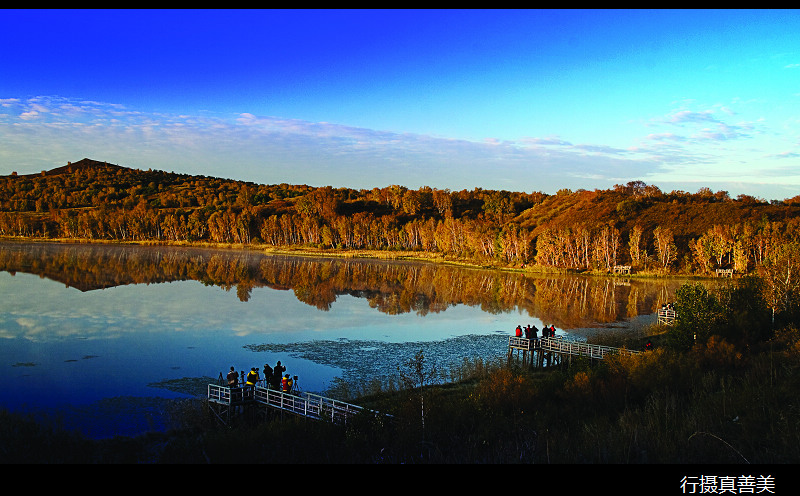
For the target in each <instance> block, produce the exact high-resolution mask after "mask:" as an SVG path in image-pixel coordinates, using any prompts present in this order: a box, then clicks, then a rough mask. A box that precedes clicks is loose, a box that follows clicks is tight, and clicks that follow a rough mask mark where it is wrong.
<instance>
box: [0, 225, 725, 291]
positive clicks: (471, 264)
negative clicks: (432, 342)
mask: <svg viewBox="0 0 800 496" xmlns="http://www.w3.org/2000/svg"><path fill="white" fill-rule="evenodd" d="M3 241H11V242H30V243H60V244H89V245H119V246H126V245H129V246H171V247H188V248H208V249H215V250H231V251H237V250H238V251H252V252H257V253H261V254H264V255H288V256H297V257H309V258H313V257H318V258H341V259H346V258H353V259H357V258H363V259H371V260H384V261H398V262H426V263H431V264H438V265H447V266H453V267H462V268H467V269H478V270H497V271H501V272H515V273H519V274H523V275H532V276H535V275H571V276H588V277H611V278H614V279H631V278H636V279H661V278H665V279H672V278H681V279H698V280H707V279H717V278H716V277H714V276H713V275H699V274H673V273H668V274H661V273H655V272H639V273H631V274H616V273H614V272H605V271H598V270H577V269H566V268H555V267H538V266H536V265H526V266H524V267H510V266H506V265H499V264H492V263H485V264H482V263H479V262H477V261H470V260H464V259H460V260H459V259H450V260H448V259H447V257H443V256H441V255H438V254H435V253H430V252H418V251H395V250H349V249H348V250H345V249H339V248H313V247H308V246H303V247H274V246H271V245H267V244H258V245H254V244H249V245H245V244H242V243H213V242H207V241H166V240H162V241H152V240H145V241H136V240H128V241H120V240H108V239H90V238H34V237H21V236H0V242H3Z"/></svg>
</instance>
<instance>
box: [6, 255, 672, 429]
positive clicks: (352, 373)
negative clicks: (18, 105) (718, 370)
mask: <svg viewBox="0 0 800 496" xmlns="http://www.w3.org/2000/svg"><path fill="white" fill-rule="evenodd" d="M679 284H680V282H679V281H636V280H630V281H624V280H620V279H608V280H605V279H602V278H583V277H577V276H572V277H557V278H534V277H531V276H525V275H522V274H518V273H499V272H494V271H483V270H474V269H461V268H459V269H456V268H450V267H441V266H435V265H430V264H421V263H407V262H380V261H369V260H351V259H348V260H330V259H311V258H301V257H282V256H264V255H261V254H257V253H245V252H238V251H222V250H205V249H187V248H164V247H130V246H100V245H59V244H47V243H14V242H3V243H0V339H1V340H0V343H2V346H0V367H3V368H4V369H5V370H4V373H3V375H2V379H1V381H2V386H3V387H2V388H0V406H2V407H4V408H6V409H9V410H14V411H27V412H47V413H48V414H50V415H56V416H57V418H58V421H59V422H60V423H61V424H62V425H64V426H65V427H67V428H77V429H81V430H82V431H84V432H86V433H87V434H89V435H92V436H95V437H105V436H110V435H114V434H125V435H130V434H135V433H138V432H141V431H144V430H147V429H151V428H162V427H163V420H162V417H163V413H164V409H165V408H166V407H165V406H164V405H165V400H171V399H177V398H190V397H193V396H195V395H197V394H204V392H205V385H207V384H208V382H209V381H216V380H217V378H218V376H219V374H220V373H221V372H227V370H228V369H229V368H230V366H235V367H236V369H237V370H245V371H247V370H249V369H250V367H259V368H261V367H263V365H264V364H265V363H268V364H270V365H274V364H275V362H276V361H277V360H281V361H282V362H283V364H284V365H286V366H287V372H288V373H290V374H292V375H297V376H298V377H299V381H298V384H299V386H300V388H301V389H302V390H304V391H314V392H320V393H323V394H324V393H326V392H329V391H330V392H332V391H331V389H332V388H333V387H334V386H336V385H338V386H341V385H342V384H346V383H356V382H359V381H365V380H370V379H372V378H374V377H392V376H396V375H397V368H398V367H399V366H402V365H403V364H404V363H405V361H407V360H408V359H410V358H411V357H413V355H414V353H415V352H416V351H419V350H420V349H422V350H424V351H425V355H426V357H427V358H428V359H429V360H430V362H429V363H435V364H436V365H437V368H439V369H440V370H447V368H448V367H449V366H451V365H457V364H458V363H460V362H461V360H462V359H463V358H465V357H470V358H475V357H480V358H483V359H485V360H495V359H500V358H502V357H504V354H505V351H506V345H507V337H508V336H509V335H510V334H511V333H512V331H513V329H514V327H516V325H517V324H523V325H525V324H532V325H535V326H537V327H539V328H541V326H542V325H543V324H545V323H546V324H555V325H556V328H557V329H558V330H559V333H560V334H563V335H566V336H567V337H573V338H580V337H581V336H583V335H585V333H586V332H587V329H592V328H595V329H596V328H605V327H609V326H619V325H621V323H625V322H630V321H631V320H632V319H640V320H642V319H643V320H644V321H648V319H650V320H652V313H653V312H654V309H655V308H657V306H659V305H660V304H661V303H662V302H664V301H667V300H670V299H671V297H672V295H673V294H674V289H675V288H676V287H677V286H678V285H679ZM101 419H102V420H101Z"/></svg>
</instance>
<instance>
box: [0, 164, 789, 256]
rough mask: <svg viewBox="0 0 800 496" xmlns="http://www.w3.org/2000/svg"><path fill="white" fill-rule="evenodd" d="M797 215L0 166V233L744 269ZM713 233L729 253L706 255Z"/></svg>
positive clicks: (686, 200)
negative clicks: (23, 171) (7, 170)
mask: <svg viewBox="0 0 800 496" xmlns="http://www.w3.org/2000/svg"><path fill="white" fill-rule="evenodd" d="M798 217H800V200H799V199H798V197H796V198H794V199H788V200H785V201H772V202H766V201H764V200H759V199H757V198H753V197H749V196H745V195H740V196H739V197H738V198H736V199H732V198H730V197H729V196H728V194H727V192H724V191H720V192H716V193H715V192H712V191H710V190H708V189H707V188H703V189H701V190H700V191H698V192H697V193H694V194H691V193H686V192H683V191H673V192H670V193H664V192H662V191H660V190H659V188H657V187H655V186H651V185H647V184H645V183H643V182H641V181H633V182H630V183H628V184H626V185H617V186H615V187H614V188H612V189H608V190H594V191H587V190H578V191H575V192H573V191H569V190H562V191H559V192H558V193H557V194H555V195H548V194H545V193H541V192H531V193H525V192H513V191H505V190H484V189H481V188H475V189H473V190H461V191H450V190H447V189H445V190H439V189H434V188H429V187H422V188H419V189H417V190H412V189H408V188H406V187H404V186H401V185H390V186H386V187H383V188H373V189H371V190H363V189H362V190H355V189H350V188H332V187H330V186H328V187H311V186H308V185H289V184H285V183H284V184H272V185H266V184H256V183H252V182H244V181H235V180H230V179H221V178H215V177H207V176H200V175H187V174H175V173H171V172H164V171H159V170H152V169H151V170H147V171H143V170H140V169H131V168H127V167H124V166H120V165H115V164H109V163H107V162H100V161H96V160H92V159H88V158H84V159H82V160H80V161H77V162H73V163H67V164H66V165H64V166H61V167H57V168H54V169H52V170H49V171H42V173H41V174H29V175H16V174H12V175H10V176H2V177H0V235H6V236H25V237H44V238H81V239H89V240H93V239H103V240H120V241H131V240H132V241H161V242H212V243H237V244H251V245H263V246H272V247H288V246H293V247H298V246H302V247H306V248H314V249H326V250H329V249H348V250H353V249H355V250H404V251H405V250H411V251H418V252H427V253H436V254H438V255H439V256H442V257H445V258H448V259H451V260H464V261H470V262H477V263H480V264H482V265H487V264H489V265H499V266H516V267H519V266H522V265H525V266H530V265H532V264H535V265H537V266H543V267H544V266H551V267H557V268H566V269H579V270H587V269H592V270H610V268H611V266H612V265H616V264H632V265H635V266H637V268H639V269H641V270H653V269H656V268H657V269H659V270H666V271H682V272H695V271H708V270H711V269H713V268H718V267H721V266H722V265H725V266H726V267H728V266H733V264H734V258H735V257H734V251H735V250H737V249H738V250H740V251H742V253H744V255H742V253H740V254H739V258H740V259H742V257H744V258H746V259H747V260H745V262H744V263H743V264H740V266H739V267H738V269H739V270H753V269H754V268H755V267H756V266H757V265H758V264H759V263H760V262H761V260H762V259H763V257H764V253H763V250H761V252H758V253H757V251H758V250H759V249H760V248H759V247H762V245H766V244H771V245H775V244H776V243H779V242H783V241H786V240H793V239H795V238H797V236H796V231H797V229H796V227H797V224H798V220H797V219H798ZM758 236H762V237H763V238H764V239H761V240H759V239H756V238H757V237H758ZM712 237H713V239H712ZM712 241H714V242H715V243H716V244H717V245H719V244H720V243H722V244H724V245H725V246H726V248H724V249H723V251H724V252H726V253H727V256H724V255H723V256H717V257H716V262H715V263H714V264H710V263H709V260H710V259H711V257H712V254H711V250H712V248H711V247H710V246H711V242H712ZM633 242H635V243H636V246H635V247H632V246H631V244H632V243H633ZM737 243H738V245H737ZM673 246H674V249H673V248H672V247H673ZM737 246H739V248H737ZM632 248H636V250H635V252H636V253H635V254H634V252H633V251H632ZM717 250H718V251H719V250H720V249H719V248H717ZM667 251H668V252H667Z"/></svg>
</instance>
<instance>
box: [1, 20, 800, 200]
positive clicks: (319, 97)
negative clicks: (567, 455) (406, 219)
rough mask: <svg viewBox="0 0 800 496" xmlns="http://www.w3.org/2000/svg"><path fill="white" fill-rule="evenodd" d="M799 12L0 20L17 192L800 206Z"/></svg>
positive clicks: (4, 132) (6, 147) (6, 165)
mask: <svg viewBox="0 0 800 496" xmlns="http://www.w3.org/2000/svg"><path fill="white" fill-rule="evenodd" d="M798 33H800V11H798V10H748V11H741V10H654V11H651V10H596V11H595V10H521V11H520V10H488V11H487V10H442V11H430V10H399V11H398V10H376V11H372V10H355V11H352V10H331V11H324V10H301V11H291V10H277V11H272V10H231V11H227V10H210V11H205V10H202V11H196V10H176V11H168V10H154V11H150V10H133V11H128V10H109V11H102V10H101V11H96V10H33V11H28V10H0V175H2V174H10V173H11V172H12V171H17V172H19V173H31V172H39V171H41V170H44V169H49V168H53V167H57V166H61V165H64V164H65V163H66V162H67V161H76V160H80V159H81V158H84V157H89V158H93V159H97V160H104V161H108V162H111V163H115V164H119V165H125V166H129V167H136V168H144V169H147V168H153V169H163V170H167V171H175V172H181V173H188V174H204V175H210V176H220V177H227V178H233V179H243V180H248V181H254V182H258V183H266V184H274V183H291V184H309V185H312V186H324V185H332V186H336V187H354V188H372V187H375V186H378V187H382V186H388V185H390V184H400V185H404V186H407V187H410V188H418V187H420V186H431V187H435V188H440V189H445V188H447V189H451V190H460V189H464V188H466V189H472V188H475V187H480V188H484V189H507V190H514V191H526V192H531V191H543V192H546V193H555V192H556V191H558V190H559V189H562V188H570V189H573V190H574V189H579V188H585V189H595V188H599V189H605V188H610V187H613V185H614V184H624V183H627V182H628V181H633V180H642V181H644V182H646V183H647V184H653V185H656V186H658V187H659V188H661V189H662V190H663V191H665V192H669V191H672V190H681V191H688V192H690V193H691V192H695V191H697V190H698V189H699V188H701V187H709V188H711V189H712V190H714V191H718V190H725V191H728V192H729V194H730V195H731V196H732V197H736V196H737V195H739V194H748V195H752V196H756V197H759V198H764V199H784V198H790V197H793V196H796V195H798V194H800V36H798Z"/></svg>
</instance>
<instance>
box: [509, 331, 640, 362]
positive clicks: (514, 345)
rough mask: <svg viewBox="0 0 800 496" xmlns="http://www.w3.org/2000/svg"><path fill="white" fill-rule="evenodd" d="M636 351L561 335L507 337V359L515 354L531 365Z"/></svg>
mask: <svg viewBox="0 0 800 496" xmlns="http://www.w3.org/2000/svg"><path fill="white" fill-rule="evenodd" d="M636 353H639V352H638V351H635V350H628V349H625V348H614V347H613V346H603V345H599V344H589V343H586V342H582V341H574V340H571V339H564V338H563V337H561V336H558V337H548V338H535V339H528V338H518V337H516V336H510V337H509V338H508V359H509V360H511V359H512V358H514V355H515V354H516V355H517V357H518V358H522V362H523V363H525V364H530V366H532V367H535V366H538V367H543V366H544V365H545V363H547V364H548V365H555V364H558V363H561V361H562V360H563V359H564V358H567V359H569V358H571V357H587V358H590V359H597V360H602V359H604V358H606V357H607V356H609V355H619V354H629V355H630V354H636Z"/></svg>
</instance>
